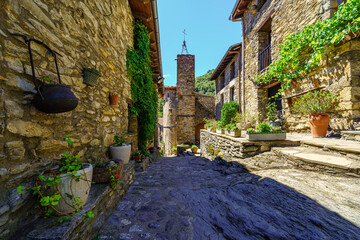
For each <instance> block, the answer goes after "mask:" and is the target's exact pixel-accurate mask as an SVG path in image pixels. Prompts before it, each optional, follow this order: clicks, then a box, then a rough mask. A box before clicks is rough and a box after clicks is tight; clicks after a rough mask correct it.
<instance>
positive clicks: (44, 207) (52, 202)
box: [17, 135, 89, 223]
mask: <svg viewBox="0 0 360 240" xmlns="http://www.w3.org/2000/svg"><path fill="white" fill-rule="evenodd" d="M65 140H66V142H67V143H68V145H69V146H70V147H72V146H73V144H74V141H73V140H72V139H71V135H66V136H65ZM79 158H80V156H79V155H73V154H70V153H69V152H66V153H64V154H62V155H61V160H60V164H59V168H56V169H53V170H49V171H45V172H44V174H41V175H39V176H38V177H37V179H36V181H35V183H34V184H32V185H29V186H28V187H26V188H25V187H24V186H18V187H17V192H18V193H19V194H20V195H21V194H23V193H24V192H25V191H32V192H33V195H38V196H39V201H38V209H40V210H41V212H42V213H43V214H44V216H46V217H50V216H51V215H52V214H53V213H56V214H58V215H64V213H62V212H60V211H59V210H57V209H56V208H55V206H56V205H58V204H59V201H60V199H63V200H64V202H65V203H66V204H67V205H68V206H70V207H72V208H73V209H74V213H77V212H80V211H81V209H82V208H83V206H81V203H82V200H81V199H80V198H79V197H76V196H75V195H74V194H73V193H72V192H70V193H65V196H64V195H62V194H61V192H60V190H59V183H60V182H61V175H62V174H64V173H65V174H67V175H68V176H69V178H70V179H71V181H72V180H74V181H77V182H79V181H80V180H83V181H87V182H89V180H88V179H87V178H86V174H85V171H83V173H80V174H79V175H76V174H77V173H78V171H79V170H81V169H83V165H82V162H80V161H79V160H78V159H79ZM65 220H67V218H64V217H63V218H60V219H58V222H59V223H62V222H64V221H65Z"/></svg>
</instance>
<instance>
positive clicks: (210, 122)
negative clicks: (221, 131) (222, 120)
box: [204, 118, 217, 128]
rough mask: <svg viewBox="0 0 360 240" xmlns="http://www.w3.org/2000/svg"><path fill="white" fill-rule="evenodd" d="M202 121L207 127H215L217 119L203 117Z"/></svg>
mask: <svg viewBox="0 0 360 240" xmlns="http://www.w3.org/2000/svg"><path fill="white" fill-rule="evenodd" d="M204 121H205V125H206V127H207V128H213V127H217V121H216V120H215V119H206V118H204Z"/></svg>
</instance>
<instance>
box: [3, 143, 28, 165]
mask: <svg viewBox="0 0 360 240" xmlns="http://www.w3.org/2000/svg"><path fill="white" fill-rule="evenodd" d="M5 150H6V152H7V154H8V156H9V158H10V160H12V161H18V160H21V159H23V157H24V155H25V148H24V143H23V142H22V141H14V142H7V143H5Z"/></svg>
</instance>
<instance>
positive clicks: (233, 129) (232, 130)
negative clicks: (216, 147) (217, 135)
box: [225, 123, 241, 137]
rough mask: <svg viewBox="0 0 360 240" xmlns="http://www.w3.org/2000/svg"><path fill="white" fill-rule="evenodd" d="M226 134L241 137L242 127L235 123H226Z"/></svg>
mask: <svg viewBox="0 0 360 240" xmlns="http://www.w3.org/2000/svg"><path fill="white" fill-rule="evenodd" d="M225 128H226V135H228V136H231V137H241V129H240V128H239V127H238V126H236V125H235V124H234V123H230V124H228V125H226V127H225Z"/></svg>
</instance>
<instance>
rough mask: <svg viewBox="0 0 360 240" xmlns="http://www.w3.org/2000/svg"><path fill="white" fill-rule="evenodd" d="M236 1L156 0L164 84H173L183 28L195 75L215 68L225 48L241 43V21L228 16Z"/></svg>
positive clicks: (174, 83)
mask: <svg viewBox="0 0 360 240" xmlns="http://www.w3.org/2000/svg"><path fill="white" fill-rule="evenodd" d="M235 2H236V0H158V1H157V3H158V14H159V25H160V45H161V57H162V67H163V75H164V77H165V85H167V86H175V85H176V61H175V59H176V55H178V54H181V49H182V42H183V40H184V35H183V33H182V32H183V30H184V29H186V33H187V36H186V44H187V48H188V51H189V54H194V55H195V76H196V77H197V76H201V75H203V74H205V73H206V72H207V71H208V70H210V69H214V68H216V66H217V65H218V63H219V62H220V60H221V58H222V57H223V56H224V54H225V52H226V50H227V49H228V48H229V47H230V46H231V45H232V44H235V43H238V42H241V22H231V21H230V20H229V16H230V13H231V10H232V9H233V7H234V5H235Z"/></svg>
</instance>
